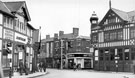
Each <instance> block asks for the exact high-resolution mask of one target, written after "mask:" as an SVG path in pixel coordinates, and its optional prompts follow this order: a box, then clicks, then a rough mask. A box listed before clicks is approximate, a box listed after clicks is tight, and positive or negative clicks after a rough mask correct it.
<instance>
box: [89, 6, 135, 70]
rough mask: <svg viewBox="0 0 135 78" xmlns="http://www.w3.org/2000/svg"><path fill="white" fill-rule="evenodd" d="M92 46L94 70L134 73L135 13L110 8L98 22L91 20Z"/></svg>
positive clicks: (93, 15)
mask: <svg viewBox="0 0 135 78" xmlns="http://www.w3.org/2000/svg"><path fill="white" fill-rule="evenodd" d="M90 22H91V44H92V45H93V48H94V69H95V70H101V71H120V72H133V71H134V70H133V69H134V66H135V11H131V12H124V11H121V10H118V9H114V8H110V9H109V11H108V12H107V13H106V15H105V16H104V18H103V19H102V20H101V21H100V22H98V17H97V15H96V14H95V13H93V14H92V17H91V18H90Z"/></svg>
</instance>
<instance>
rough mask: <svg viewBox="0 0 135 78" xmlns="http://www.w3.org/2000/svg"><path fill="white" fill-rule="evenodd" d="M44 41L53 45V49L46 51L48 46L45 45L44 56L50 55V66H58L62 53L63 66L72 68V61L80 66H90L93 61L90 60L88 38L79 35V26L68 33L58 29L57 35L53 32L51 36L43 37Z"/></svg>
mask: <svg viewBox="0 0 135 78" xmlns="http://www.w3.org/2000/svg"><path fill="white" fill-rule="evenodd" d="M46 40H51V41H46ZM44 41H46V42H45V43H46V44H47V43H50V44H52V46H53V48H52V49H53V50H48V51H47V48H49V47H46V50H45V53H46V55H47V56H46V57H48V58H49V57H52V59H51V60H52V62H51V61H50V62H51V63H50V64H53V65H51V66H53V67H55V68H58V67H60V65H61V55H62V62H63V63H62V65H63V68H73V63H76V64H81V67H82V68H92V66H93V65H92V64H93V63H91V62H92V60H93V59H92V54H91V53H90V50H89V49H90V46H89V45H90V38H89V37H86V36H79V28H73V32H72V33H68V34H64V31H59V35H58V34H54V37H53V38H49V39H44ZM42 43H44V42H42ZM46 46H47V45H46ZM49 51H50V52H49ZM51 51H52V52H51ZM61 53H62V54H61ZM46 61H47V60H46Z"/></svg>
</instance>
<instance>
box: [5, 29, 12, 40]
mask: <svg viewBox="0 0 135 78" xmlns="http://www.w3.org/2000/svg"><path fill="white" fill-rule="evenodd" d="M3 38H4V39H9V40H12V41H13V38H14V32H13V31H11V30H8V29H4V33H3Z"/></svg>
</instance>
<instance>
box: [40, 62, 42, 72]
mask: <svg viewBox="0 0 135 78" xmlns="http://www.w3.org/2000/svg"><path fill="white" fill-rule="evenodd" d="M39 71H40V72H42V62H40V63H39Z"/></svg>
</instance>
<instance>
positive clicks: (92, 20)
mask: <svg viewBox="0 0 135 78" xmlns="http://www.w3.org/2000/svg"><path fill="white" fill-rule="evenodd" d="M90 23H91V29H93V28H95V27H96V26H97V25H98V17H97V14H96V13H95V11H94V12H93V14H92V16H91V17H90Z"/></svg>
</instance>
